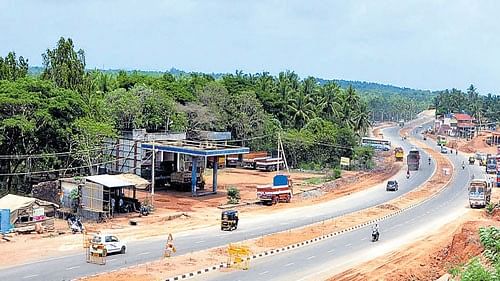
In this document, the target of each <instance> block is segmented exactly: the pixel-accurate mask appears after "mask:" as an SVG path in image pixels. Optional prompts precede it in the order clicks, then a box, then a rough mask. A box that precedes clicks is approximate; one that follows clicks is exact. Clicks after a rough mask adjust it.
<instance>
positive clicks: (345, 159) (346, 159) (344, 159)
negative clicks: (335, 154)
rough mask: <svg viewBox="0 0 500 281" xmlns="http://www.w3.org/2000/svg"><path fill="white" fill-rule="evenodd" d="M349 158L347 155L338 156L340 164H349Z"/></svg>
mask: <svg viewBox="0 0 500 281" xmlns="http://www.w3.org/2000/svg"><path fill="white" fill-rule="evenodd" d="M350 162H351V159H349V158H347V157H340V166H349V163H350Z"/></svg>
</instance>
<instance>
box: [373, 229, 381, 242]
mask: <svg viewBox="0 0 500 281" xmlns="http://www.w3.org/2000/svg"><path fill="white" fill-rule="evenodd" d="M379 236H380V233H379V232H378V230H375V229H374V230H372V242H377V241H378V237H379Z"/></svg>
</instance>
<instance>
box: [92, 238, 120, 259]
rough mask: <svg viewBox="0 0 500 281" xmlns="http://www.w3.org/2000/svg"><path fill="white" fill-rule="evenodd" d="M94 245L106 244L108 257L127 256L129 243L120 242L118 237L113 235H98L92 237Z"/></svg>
mask: <svg viewBox="0 0 500 281" xmlns="http://www.w3.org/2000/svg"><path fill="white" fill-rule="evenodd" d="M92 243H96V244H104V248H105V249H106V255H107V254H111V253H120V254H125V252H126V251H127V242H125V241H120V239H118V237H116V236H114V235H111V234H98V235H94V237H92Z"/></svg>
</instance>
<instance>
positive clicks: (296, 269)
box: [194, 141, 484, 281]
mask: <svg viewBox="0 0 500 281" xmlns="http://www.w3.org/2000/svg"><path fill="white" fill-rule="evenodd" d="M428 144H430V145H433V146H436V144H435V142H433V141H428ZM436 150H437V148H436ZM447 157H449V159H450V160H451V161H452V162H453V164H454V166H455V167H456V173H455V177H454V178H453V180H452V183H451V184H450V186H449V187H448V188H446V189H445V190H444V191H443V192H441V193H439V194H438V195H437V196H436V197H434V198H433V199H430V200H428V201H427V202H425V203H423V204H421V205H420V206H418V207H415V208H413V209H410V210H408V211H406V212H403V213H401V214H400V215H398V216H394V217H392V218H390V219H387V220H385V221H383V222H380V223H379V226H380V240H379V242H376V243H374V242H371V241H370V239H371V228H370V227H365V228H361V229H358V230H355V231H352V232H348V233H345V234H342V235H338V236H335V237H333V238H331V239H327V240H323V241H321V242H318V243H316V244H313V245H311V246H306V247H303V248H298V249H296V250H292V251H289V252H286V253H283V254H277V255H274V256H270V257H266V258H262V259H257V260H255V261H252V263H251V265H250V269H249V270H246V271H234V272H228V273H221V272H214V273H210V274H208V275H203V276H200V278H198V279H194V280H218V281H224V280H228V281H229V280H231V281H237V280H238V281H244V280H322V279H324V278H327V277H329V276H331V275H332V274H333V273H335V272H336V268H338V269H340V268H342V266H345V265H346V264H348V265H349V261H350V262H351V265H350V266H355V264H356V263H355V262H354V261H356V260H359V258H361V259H363V257H365V258H366V257H369V256H373V258H377V257H376V256H377V254H376V253H377V252H379V253H380V252H381V251H383V249H384V248H386V247H390V245H391V244H396V245H397V244H398V243H401V240H404V237H415V233H425V231H426V229H427V230H428V229H429V228H431V229H432V228H436V227H440V226H441V222H442V221H443V218H444V217H446V216H448V215H450V214H460V211H463V209H465V208H468V199H467V184H468V182H469V181H470V178H471V175H472V174H474V175H475V177H476V178H478V177H481V175H484V168H481V167H479V166H477V165H475V166H469V165H467V166H466V169H464V170H462V167H461V163H462V161H466V160H467V159H466V157H464V156H461V155H455V154H453V155H451V154H449V155H447ZM466 163H467V162H466ZM412 234H413V236H412ZM409 239H412V238H409ZM374 253H375V254H374ZM348 267H349V266H348ZM344 269H345V268H344ZM328 272H330V275H329V274H328Z"/></svg>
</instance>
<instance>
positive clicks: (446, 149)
mask: <svg viewBox="0 0 500 281" xmlns="http://www.w3.org/2000/svg"><path fill="white" fill-rule="evenodd" d="M441 153H443V154H448V148H447V147H446V146H441Z"/></svg>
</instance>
